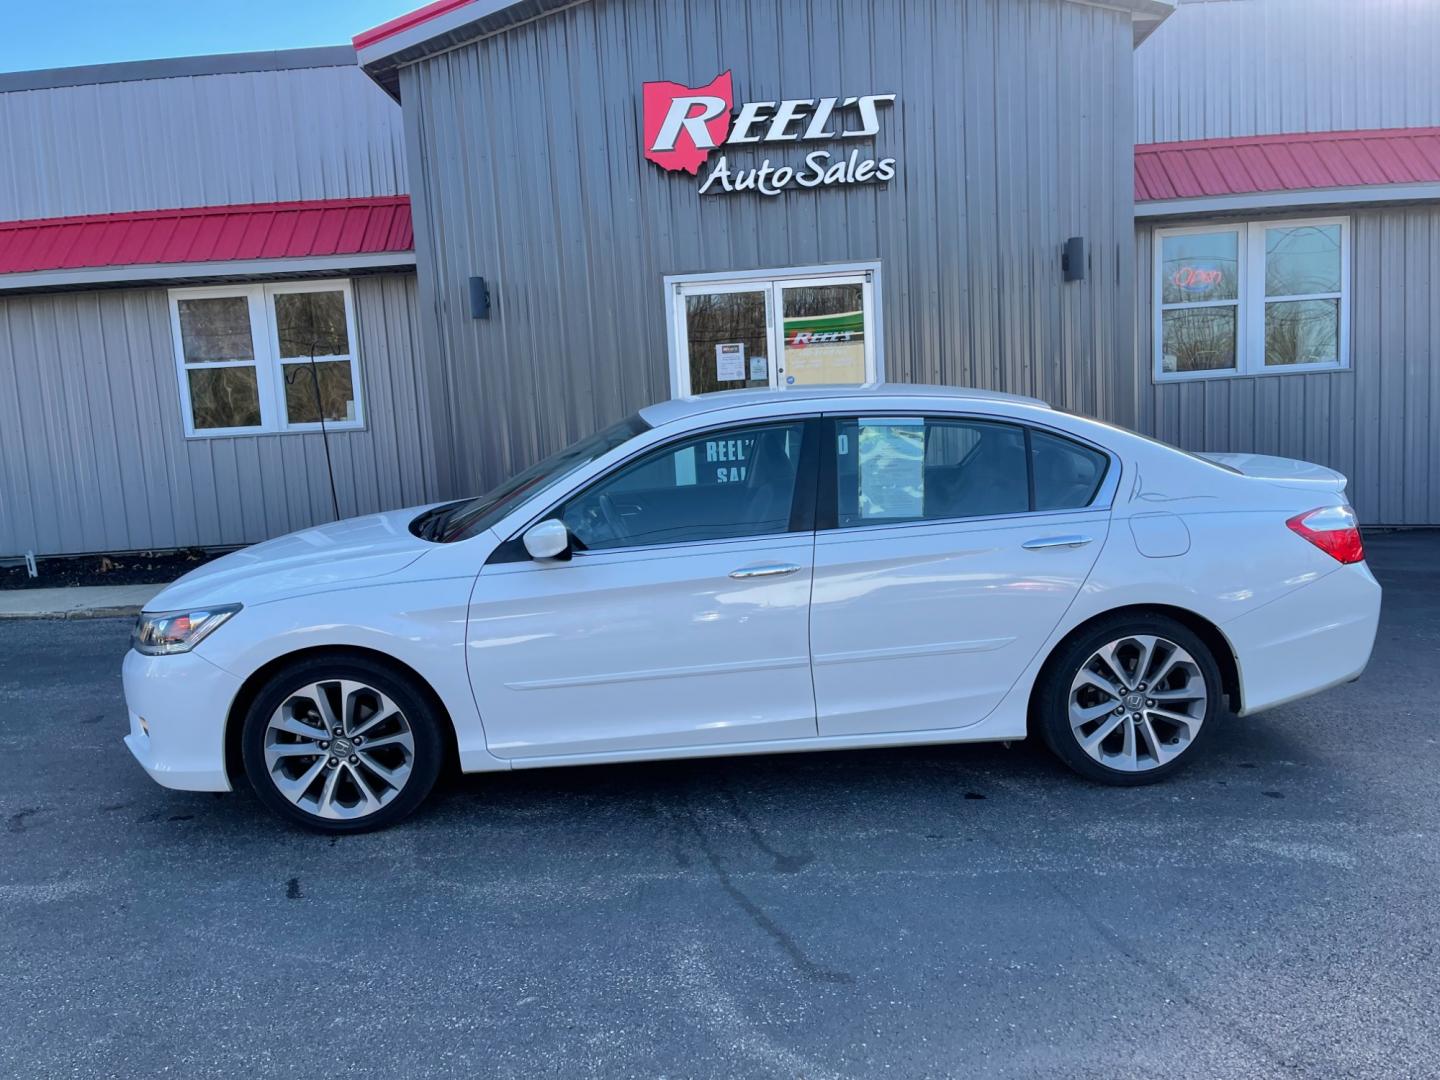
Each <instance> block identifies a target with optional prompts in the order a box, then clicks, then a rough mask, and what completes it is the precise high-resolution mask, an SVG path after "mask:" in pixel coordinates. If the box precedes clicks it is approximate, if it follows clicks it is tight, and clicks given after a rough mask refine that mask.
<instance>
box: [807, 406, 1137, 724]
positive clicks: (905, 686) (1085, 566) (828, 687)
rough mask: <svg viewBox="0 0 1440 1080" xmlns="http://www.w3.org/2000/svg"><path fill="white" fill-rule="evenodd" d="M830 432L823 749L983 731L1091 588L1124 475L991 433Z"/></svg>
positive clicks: (824, 508) (965, 422)
mask: <svg viewBox="0 0 1440 1080" xmlns="http://www.w3.org/2000/svg"><path fill="white" fill-rule="evenodd" d="M827 428H828V435H827V442H828V443H829V445H830V446H831V447H833V453H830V454H827V455H826V457H825V459H824V460H825V462H826V467H825V468H824V469H823V471H822V476H821V482H820V491H819V510H818V514H819V520H818V525H819V531H817V533H816V543H815V586H814V590H813V597H812V604H811V630H810V644H811V660H812V664H813V669H814V679H815V699H816V709H817V713H818V718H819V731H820V734H821V735H822V736H829V735H854V734H870V733H877V734H878V733H885V732H897V731H929V730H936V729H941V728H956V727H964V726H967V725H969V724H973V723H976V722H978V721H979V720H981V719H983V718H984V717H985V716H986V715H987V714H988V713H989V712H990V711H991V710H992V709H993V708H994V707H995V706H996V705H997V704H998V703H999V702H1000V700H1001V698H1002V697H1003V696H1004V694H1005V692H1006V691H1007V690H1008V689H1009V688H1010V687H1011V686H1012V685H1013V684H1014V682H1015V680H1016V679H1017V678H1018V677H1019V675H1020V673H1021V672H1022V671H1023V670H1024V668H1025V666H1026V665H1027V664H1028V663H1029V661H1030V660H1031V658H1032V657H1033V656H1034V655H1035V653H1036V651H1037V650H1038V649H1039V648H1040V646H1041V645H1042V644H1043V642H1044V641H1045V639H1046V638H1047V637H1048V636H1049V634H1050V632H1051V631H1052V630H1053V628H1054V627H1055V625H1056V624H1057V622H1058V621H1059V619H1060V618H1061V616H1062V615H1063V614H1064V612H1065V609H1066V608H1067V607H1069V605H1070V603H1071V602H1072V601H1073V600H1074V598H1075V596H1076V593H1077V592H1078V590H1079V589H1080V587H1081V585H1082V584H1083V583H1084V581H1085V579H1086V577H1087V576H1088V575H1089V572H1090V568H1091V566H1092V565H1093V564H1094V562H1095V558H1096V556H1097V554H1098V553H1099V551H1100V549H1101V547H1102V546H1103V544H1104V541H1105V538H1106V533H1107V530H1108V527H1109V518H1110V511H1109V506H1108V500H1107V499H1105V498H1102V497H1101V495H1102V489H1104V488H1105V486H1106V477H1107V474H1108V473H1109V470H1111V469H1114V468H1117V467H1118V466H1116V465H1115V464H1114V463H1113V462H1112V461H1111V460H1110V458H1109V456H1108V455H1106V454H1105V453H1103V452H1102V451H1101V450H1100V449H1099V448H1096V447H1091V446H1088V445H1084V444H1081V443H1079V442H1076V441H1073V440H1070V439H1067V438H1063V437H1061V436H1059V435H1057V434H1055V433H1049V432H1044V431H1041V430H1039V429H1034V428H1030V427H1026V426H1023V425H1019V424H1013V423H1008V422H1003V421H997V420H994V419H988V418H982V417H961V416H953V417H947V416H839V417H835V418H833V419H831V420H829V421H827ZM1102 503H1105V504H1106V505H1101V504H1102Z"/></svg>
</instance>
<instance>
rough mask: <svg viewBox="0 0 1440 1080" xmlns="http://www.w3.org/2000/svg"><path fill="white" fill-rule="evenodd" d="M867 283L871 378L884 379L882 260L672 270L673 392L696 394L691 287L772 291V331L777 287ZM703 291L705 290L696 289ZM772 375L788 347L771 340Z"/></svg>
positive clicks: (669, 336)
mask: <svg viewBox="0 0 1440 1080" xmlns="http://www.w3.org/2000/svg"><path fill="white" fill-rule="evenodd" d="M845 281H849V282H854V283H860V284H863V285H864V301H863V302H864V304H865V312H866V329H865V381H866V382H879V381H880V380H881V378H882V376H881V372H883V371H884V370H885V356H884V341H885V323H884V318H883V316H882V314H881V299H880V298H881V295H882V293H881V291H880V284H881V283H880V263H879V262H878V261H875V262H852V263H825V264H822V265H819V266H789V267H781V268H779V269H762V270H730V271H721V272H718V273H708V274H670V275H668V276H666V278H665V331H666V333H665V336H666V340H667V342H668V343H669V347H670V395H671V397H677V398H680V397H688V396H689V395H690V367H689V364H688V363H687V362H686V361H687V360H688V352H689V350H688V345H687V342H686V341H685V340H684V337H685V295H686V290H687V289H692V290H693V289H694V287H696V286H701V287H703V291H705V292H752V291H760V290H764V289H768V290H769V292H770V296H769V298H768V299H767V310H768V312H769V317H770V323H771V334H772V338H773V337H778V336H780V335H781V334H782V331H781V330H780V326H779V322H778V321H777V319H776V310H777V308H776V305H777V300H776V289H777V288H778V287H780V286H786V287H789V286H794V285H826V284H836V283H840V282H845ZM695 291H700V290H695ZM770 351H771V353H772V355H771V356H770V357H769V360H770V376H771V379H772V380H773V379H775V378H776V375H777V371H778V369H777V368H776V361H777V360H778V359H779V357H780V356H782V355H783V351H782V350H780V349H777V348H776V342H775V341H774V340H772V341H771V343H770Z"/></svg>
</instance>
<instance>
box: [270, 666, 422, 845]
mask: <svg viewBox="0 0 1440 1080" xmlns="http://www.w3.org/2000/svg"><path fill="white" fill-rule="evenodd" d="M441 722H442V718H441V717H440V716H439V715H437V710H436V709H435V707H434V706H433V705H432V704H431V702H430V700H429V699H428V697H427V695H426V694H425V693H424V692H423V691H422V689H421V688H420V687H418V686H416V685H415V683H414V681H413V680H412V679H410V678H409V677H407V676H405V675H403V674H400V673H399V672H396V671H394V670H392V669H390V668H388V667H386V666H385V665H383V664H380V663H376V662H374V661H370V660H366V659H363V658H357V657H335V658H326V657H313V658H310V659H307V660H303V661H300V662H299V663H296V664H294V665H292V666H290V667H287V668H285V669H283V670H281V671H280V672H278V673H277V674H276V675H275V676H273V677H272V678H271V680H270V681H269V682H268V683H267V684H266V685H265V687H264V688H263V689H261V691H260V693H259V694H258V695H256V697H255V700H254V702H253V703H252V704H251V706H250V709H249V712H248V713H247V714H246V717H245V725H244V728H243V730H242V732H241V751H242V755H243V757H244V761H245V772H246V775H247V776H248V777H249V779H250V783H251V785H252V786H253V787H254V788H255V791H256V794H258V795H259V797H260V799H261V800H262V801H263V802H264V803H265V804H266V805H267V806H269V807H270V808H271V809H273V810H274V811H276V812H277V813H279V814H280V815H281V816H282V817H285V818H288V819H289V820H291V821H295V822H298V823H299V824H301V825H304V826H306V827H308V828H311V829H316V830H318V831H321V832H332V833H339V832H345V833H350V832H364V831H366V830H369V829H380V828H384V827H385V826H387V825H393V824H394V823H395V822H397V821H399V820H401V819H402V818H404V817H406V816H408V815H409V814H411V813H412V812H413V811H414V810H415V808H416V807H417V806H419V805H420V803H421V802H422V801H423V800H424V798H425V796H426V795H428V794H429V793H430V789H431V788H432V787H433V786H434V785H435V778H436V776H438V775H439V772H440V765H441V761H442V758H443V755H444V742H443V740H442V739H441V735H440V724H441Z"/></svg>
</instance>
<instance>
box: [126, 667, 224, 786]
mask: <svg viewBox="0 0 1440 1080" xmlns="http://www.w3.org/2000/svg"><path fill="white" fill-rule="evenodd" d="M122 674H123V676H124V682H125V704H126V707H127V708H128V709H129V712H130V734H128V735H126V736H125V745H126V746H128V747H129V748H130V752H131V753H132V754H134V755H135V760H136V761H138V762H140V765H141V767H142V768H143V769H144V770H145V771H146V772H147V773H149V774H150V779H152V780H154V781H155V782H156V783H157V784H162V785H163V786H165V787H168V788H177V789H179V790H181V791H229V790H230V779H229V777H228V776H226V774H225V719H226V717H227V716H228V715H229V712H230V703H231V702H232V701H234V700H235V695H236V693H237V692H238V691H239V689H240V680H239V679H237V678H236V677H235V676H234V675H231V674H230V673H229V672H228V671H224V670H222V669H220V668H218V667H216V666H215V665H214V664H212V663H210V661H208V660H206V659H205V658H204V657H201V656H197V655H196V654H195V653H177V654H175V655H173V656H144V655H142V654H140V653H138V652H136V651H135V650H133V649H132V650H130V652H128V653H126V654H125V663H124V666H123V668H122ZM142 719H143V720H144V726H143V727H142V725H141V720H142ZM147 729H148V731H147Z"/></svg>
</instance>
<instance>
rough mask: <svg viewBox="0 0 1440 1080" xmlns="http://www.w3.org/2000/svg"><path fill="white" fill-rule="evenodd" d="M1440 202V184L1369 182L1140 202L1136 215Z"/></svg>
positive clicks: (1219, 212)
mask: <svg viewBox="0 0 1440 1080" xmlns="http://www.w3.org/2000/svg"><path fill="white" fill-rule="evenodd" d="M1432 200H1434V201H1440V183H1434V182H1431V183H1420V184H1367V185H1364V186H1360V187H1341V188H1311V189H1308V190H1305V191H1250V192H1245V193H1243V194H1240V195H1201V196H1198V197H1196V198H1191V199H1156V200H1153V201H1146V202H1137V203H1136V204H1135V217H1136V218H1137V219H1138V218H1158V217H1180V216H1185V215H1192V214H1228V213H1237V212H1241V211H1245V210H1282V209H1289V208H1292V207H1298V206H1364V205H1366V204H1368V203H1388V202H1426V201H1432Z"/></svg>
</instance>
